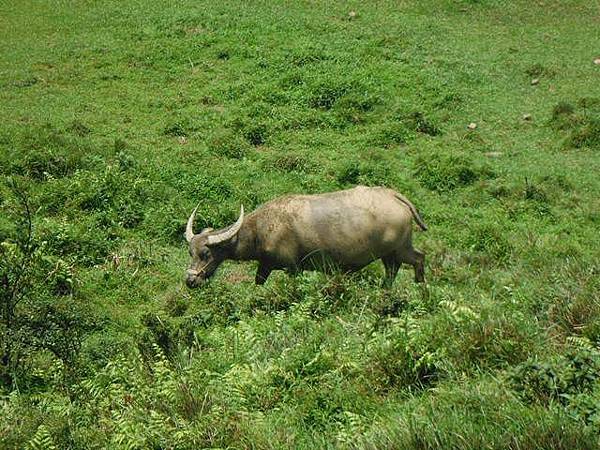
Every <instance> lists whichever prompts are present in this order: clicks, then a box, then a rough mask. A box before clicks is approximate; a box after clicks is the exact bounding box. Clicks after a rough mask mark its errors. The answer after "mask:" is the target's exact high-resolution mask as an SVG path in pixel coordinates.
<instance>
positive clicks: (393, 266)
mask: <svg viewBox="0 0 600 450" xmlns="http://www.w3.org/2000/svg"><path fill="white" fill-rule="evenodd" d="M381 261H383V267H384V268H385V278H384V279H383V287H384V288H385V289H389V288H391V287H392V284H393V283H394V279H395V278H396V275H397V274H398V269H400V265H401V264H402V263H401V262H399V261H398V259H397V258H396V255H388V256H384V257H383V258H381Z"/></svg>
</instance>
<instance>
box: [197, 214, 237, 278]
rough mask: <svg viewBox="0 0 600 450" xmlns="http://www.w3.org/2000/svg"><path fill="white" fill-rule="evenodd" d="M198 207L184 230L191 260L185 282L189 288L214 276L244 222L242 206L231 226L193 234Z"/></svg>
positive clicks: (208, 229) (207, 229)
mask: <svg viewBox="0 0 600 450" xmlns="http://www.w3.org/2000/svg"><path fill="white" fill-rule="evenodd" d="M198 206H199V205H198ZM198 206H196V208H195V209H194V211H193V212H192V214H191V215H190V218H189V219H188V222H187V226H186V229H185V239H186V240H187V241H188V243H189V246H190V248H189V251H190V256H191V258H192V261H191V263H190V267H189V268H188V270H187V273H186V280H185V282H186V284H187V285H188V287H189V288H195V287H198V286H200V285H201V284H203V283H204V282H206V281H207V280H208V279H209V278H210V277H212V276H213V275H214V273H215V271H216V270H217V268H218V267H219V266H220V265H221V263H222V262H223V261H224V260H225V259H227V256H228V254H229V247H230V244H231V242H232V241H233V240H234V239H235V237H236V235H237V233H238V232H239V231H240V228H241V227H242V223H243V222H244V206H243V205H242V207H241V208H240V217H239V218H238V220H237V221H236V222H235V223H234V224H233V225H231V226H229V227H226V228H223V229H222V230H218V231H215V230H213V229H212V228H205V229H204V230H202V231H201V232H200V233H198V234H194V231H193V228H194V218H195V217H196V210H197V209H198Z"/></svg>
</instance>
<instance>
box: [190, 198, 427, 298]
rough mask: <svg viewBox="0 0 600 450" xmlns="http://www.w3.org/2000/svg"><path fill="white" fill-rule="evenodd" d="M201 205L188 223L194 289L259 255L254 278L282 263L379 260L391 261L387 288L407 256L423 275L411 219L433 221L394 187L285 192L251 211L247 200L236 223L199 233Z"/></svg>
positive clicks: (324, 266) (290, 266)
mask: <svg viewBox="0 0 600 450" xmlns="http://www.w3.org/2000/svg"><path fill="white" fill-rule="evenodd" d="M198 206H199V205H198ZM198 206H196V208H195V209H194V211H193V212H192V214H191V215H190V217H189V219H188V222H187V227H186V230H185V237H186V239H187V241H188V243H189V252H190V256H191V258H192V262H191V264H190V267H189V269H188V270H187V279H186V283H187V285H188V287H190V288H194V287H197V286H200V285H201V284H203V283H204V282H206V281H207V280H208V279H209V278H210V277H212V276H213V274H214V273H215V271H216V270H217V268H218V267H219V265H221V263H222V262H223V261H225V260H228V259H232V260H238V261H250V260H255V261H258V271H257V273H256V279H255V281H256V284H263V283H264V282H265V281H266V280H267V278H268V277H269V274H270V273H271V271H273V270H276V269H285V270H287V271H289V272H291V273H298V272H301V271H302V270H305V269H306V270H320V271H324V272H329V271H331V269H337V270H342V271H345V272H352V271H357V270H359V269H361V268H363V267H365V266H366V265H368V264H369V263H371V262H372V261H374V260H376V259H381V260H382V261H383V265H384V266H385V279H384V286H385V287H389V286H391V285H392V283H393V281H394V278H395V277H396V274H397V273H398V269H399V268H400V266H401V264H402V263H405V264H410V265H412V266H413V267H414V270H415V281H416V282H424V281H425V272H424V268H423V263H424V259H425V255H424V254H423V253H421V252H420V251H418V250H415V249H414V248H413V246H412V241H411V232H412V226H411V224H412V219H413V218H414V219H415V221H416V222H417V224H418V225H419V227H420V228H421V229H422V230H427V226H426V225H425V224H424V223H423V220H422V219H421V217H420V216H419V213H418V212H417V210H416V208H415V207H414V206H413V204H412V203H411V202H410V201H409V200H408V199H407V198H406V197H404V196H403V195H401V194H399V193H397V192H395V191H393V190H391V189H387V188H383V187H364V186H358V187H355V188H353V189H348V190H344V191H338V192H331V193H325V194H317V195H286V196H283V197H278V198H276V199H274V200H271V201H269V202H267V203H265V204H264V205H262V206H260V207H259V208H258V209H256V210H255V211H253V212H251V213H250V214H248V215H246V216H245V215H244V207H243V205H242V207H241V211H240V216H239V218H238V219H237V221H236V222H235V223H234V224H233V225H230V226H228V227H226V228H223V229H220V230H213V229H212V228H206V229H204V230H202V231H201V232H200V233H198V234H194V232H193V224H194V217H195V215H196V210H197V209H198Z"/></svg>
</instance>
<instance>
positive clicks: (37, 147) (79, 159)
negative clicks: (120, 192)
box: [0, 127, 99, 181]
mask: <svg viewBox="0 0 600 450" xmlns="http://www.w3.org/2000/svg"><path fill="white" fill-rule="evenodd" d="M12 145H13V146H14V147H13V148H14V150H12V151H9V152H7V153H4V154H3V155H1V156H0V158H2V157H4V158H5V159H6V161H5V162H4V163H3V164H1V166H2V167H1V168H0V173H1V172H4V173H6V174H15V175H23V176H27V177H30V178H32V179H34V180H37V181H43V180H47V179H49V178H62V177H67V176H69V175H71V174H73V173H74V172H75V171H77V170H79V169H84V168H86V167H89V165H90V162H89V161H90V160H89V156H91V155H93V154H97V153H99V152H98V150H97V149H96V148H94V147H92V145H91V144H90V143H89V141H87V140H84V139H81V138H80V137H79V136H78V137H76V138H73V137H72V136H69V135H68V134H65V133H63V132H61V131H59V130H57V129H55V128H53V127H40V128H39V129H36V130H32V131H30V132H25V133H23V134H22V135H20V136H18V138H16V139H15V141H13V142H12ZM0 161H1V159H0Z"/></svg>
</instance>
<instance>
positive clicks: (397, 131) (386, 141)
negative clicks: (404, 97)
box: [367, 122, 410, 148]
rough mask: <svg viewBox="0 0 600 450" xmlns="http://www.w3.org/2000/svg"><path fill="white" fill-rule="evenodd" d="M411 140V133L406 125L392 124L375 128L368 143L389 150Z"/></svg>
mask: <svg viewBox="0 0 600 450" xmlns="http://www.w3.org/2000/svg"><path fill="white" fill-rule="evenodd" d="M409 139H410V131H409V129H408V128H407V127H406V125H404V124H403V123H401V122H391V123H386V124H383V125H381V126H378V127H375V129H374V130H373V131H372V132H371V133H370V135H369V137H368V138H367V143H368V144H369V145H373V146H377V147H386V148H387V147H390V146H392V145H396V144H405V143H407V142H408V140H409Z"/></svg>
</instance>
